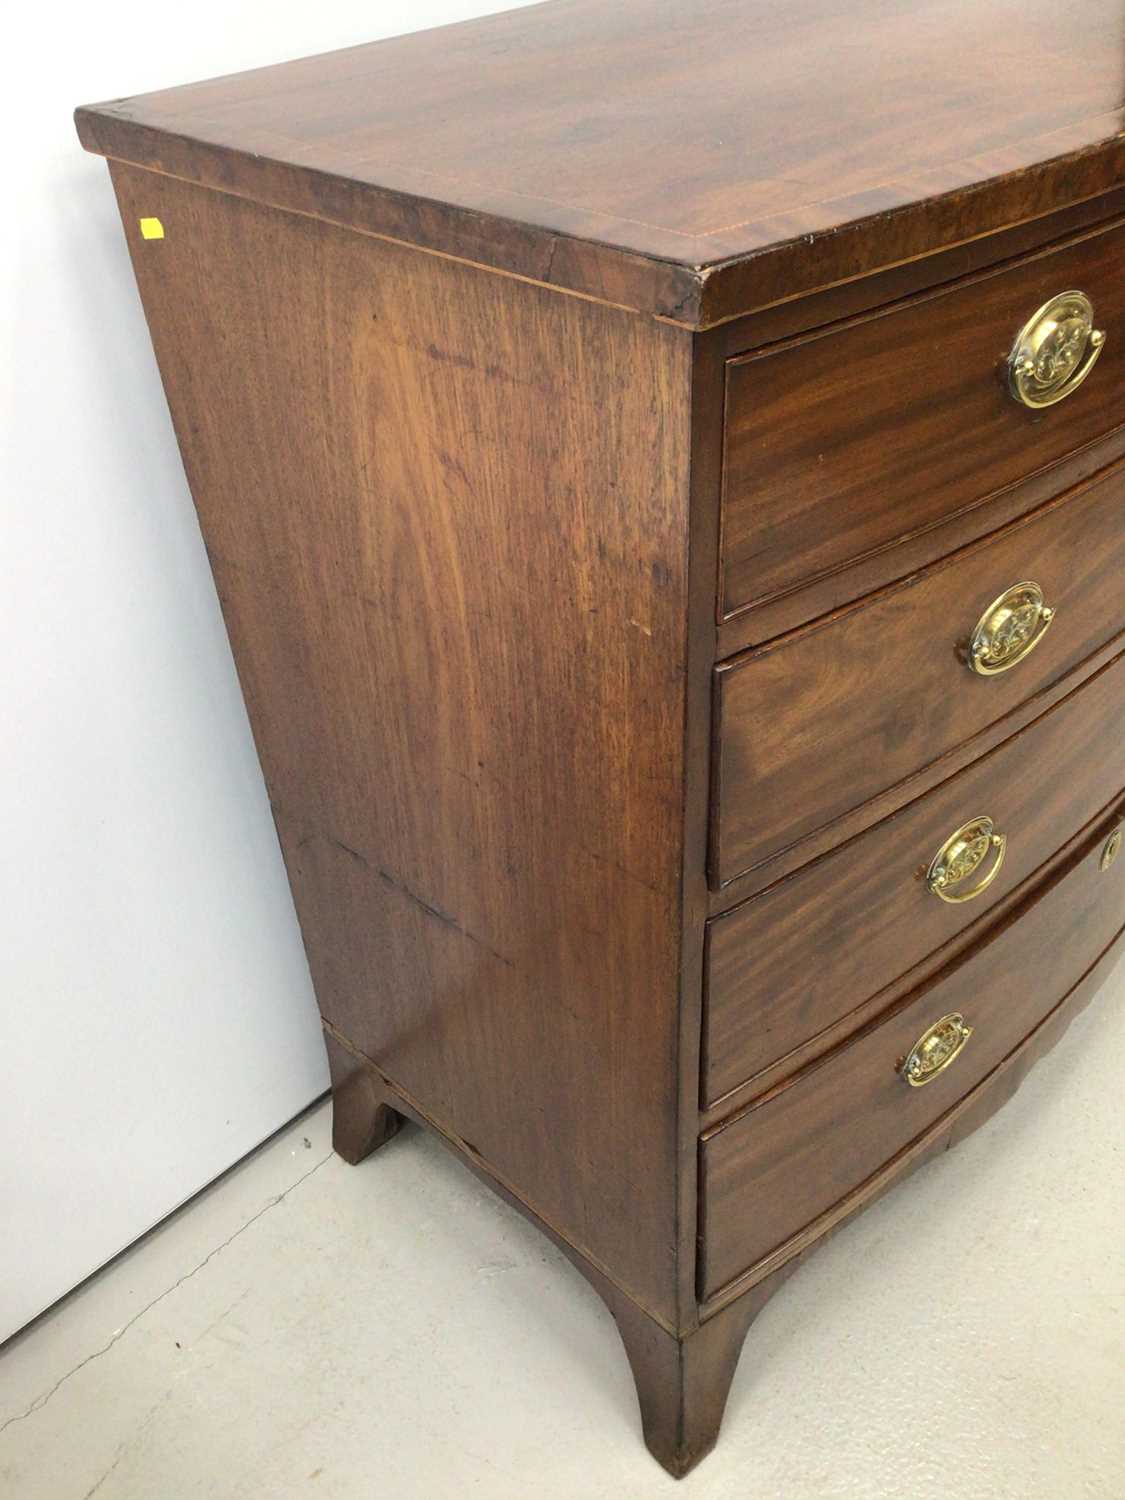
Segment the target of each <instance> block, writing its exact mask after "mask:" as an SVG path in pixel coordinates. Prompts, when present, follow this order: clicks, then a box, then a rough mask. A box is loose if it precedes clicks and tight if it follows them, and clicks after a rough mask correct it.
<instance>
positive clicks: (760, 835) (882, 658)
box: [711, 467, 1125, 884]
mask: <svg viewBox="0 0 1125 1500" xmlns="http://www.w3.org/2000/svg"><path fill="white" fill-rule="evenodd" d="M1123 498H1125V470H1122V468H1121V467H1116V468H1114V469H1112V470H1110V471H1109V472H1108V473H1107V474H1105V475H1104V476H1102V477H1100V478H1098V479H1096V480H1094V481H1092V482H1091V483H1089V484H1087V485H1084V486H1081V487H1079V488H1078V489H1077V490H1075V491H1072V492H1071V493H1070V494H1068V495H1067V496H1065V497H1063V498H1062V499H1060V500H1058V501H1056V502H1054V503H1053V504H1051V505H1048V506H1045V507H1043V508H1042V509H1040V510H1039V511H1037V512H1036V513H1035V514H1034V515H1033V516H1031V517H1028V518H1026V519H1025V520H1023V521H1019V522H1016V523H1015V524H1014V525H1012V526H1010V527H1007V528H1006V529H1005V530H1004V531H1002V532H1000V533H998V534H997V535H996V536H994V537H991V538H989V539H987V540H985V541H983V542H981V543H978V544H976V545H975V546H973V547H969V548H965V549H963V550H962V551H961V552H959V553H955V554H954V555H953V556H951V557H949V558H947V559H944V560H943V561H942V562H941V563H940V564H935V565H934V566H933V567H931V568H929V569H927V570H926V571H924V572H922V573H919V574H917V575H916V576H914V577H912V578H910V579H908V580H907V581H906V582H905V583H904V584H902V585H900V586H897V587H895V588H893V589H889V590H886V591H885V592H883V593H882V594H878V595H876V596H874V597H873V598H872V599H871V600H867V601H864V602H863V603H861V604H860V605H859V606H857V607H856V608H854V609H853V610H851V611H849V612H847V613H844V614H841V615H839V616H836V617H832V618H830V619H829V620H827V621H824V622H821V623H818V624H816V625H813V626H810V627H809V628H807V629H805V630H802V631H799V632H797V633H795V634H794V635H792V636H789V637H784V638H782V639H781V640H780V641H779V642H777V643H776V644H775V645H773V646H768V647H766V648H764V649H763V650H761V651H757V652H751V653H749V654H748V655H746V656H743V657H739V658H736V659H735V660H734V661H733V662H730V663H726V664H724V665H723V666H722V667H720V668H719V670H718V671H717V673H716V684H717V686H716V692H717V714H718V725H717V750H716V753H717V764H716V775H715V782H714V794H713V795H714V810H713V812H714V822H713V827H712V834H713V841H712V854H711V859H712V877H713V880H714V881H716V882H717V883H718V884H723V883H726V882H728V881H730V880H732V879H734V878H735V877H736V876H738V875H739V874H740V873H741V872H743V871H745V870H748V869H750V868H752V867H754V866H757V865H760V864H763V863H764V862H765V861H766V860H768V859H770V858H771V857H772V856H774V855H777V854H780V853H781V852H782V851H783V850H785V849H787V848H788V847H789V846H790V845H794V844H797V843H798V842H799V841H800V840H801V839H803V838H805V837H807V836H809V835H811V834H813V833H814V832H815V831H816V830H818V829H821V828H823V827H825V826H826V825H829V824H831V823H832V822H833V821H834V820H835V819H838V818H841V817H842V816H843V815H844V814H846V813H848V812H850V811H851V810H853V809H855V808H858V807H860V806H862V805H863V804H864V803H865V802H867V801H868V800H869V799H871V798H874V797H875V796H876V795H877V794H880V793H882V792H883V791H884V790H885V789H886V788H888V787H890V786H892V785H894V784H895V783H897V782H899V781H901V780H903V779H904V778H906V777H909V776H910V775H912V774H913V773H915V772H917V771H918V770H919V769H920V768H922V767H924V766H926V765H928V764H929V763H931V762H933V761H936V760H938V759H939V758H940V757H941V756H942V755H943V754H944V753H947V752H949V751H950V750H952V749H953V748H954V747H955V746H957V745H958V744H960V743H962V742H964V741H966V740H968V739H970V738H971V737H972V736H973V735H974V734H976V733H977V732H979V731H981V730H983V729H984V728H985V727H986V726H988V725H990V724H993V723H997V722H998V721H1000V720H1001V719H1002V718H1003V717H1004V715H1005V714H1006V713H1008V712H1010V711H1012V710H1014V709H1016V708H1018V707H1019V705H1020V704H1022V703H1023V702H1025V701H1026V700H1027V699H1029V698H1031V697H1033V696H1034V695H1035V694H1036V693H1037V692H1039V691H1041V690H1042V689H1043V688H1045V687H1046V686H1047V685H1048V684H1050V683H1053V682H1057V681H1058V680H1060V679H1061V678H1062V677H1064V676H1065V675H1066V673H1067V672H1068V671H1069V670H1071V669H1072V668H1074V667H1076V666H1077V665H1078V664H1079V663H1080V662H1082V660H1083V659H1084V658H1085V657H1087V656H1089V655H1090V654H1091V653H1092V652H1094V651H1096V650H1097V649H1098V648H1099V647H1100V646H1102V645H1103V644H1105V643H1106V642H1107V641H1109V640H1112V639H1113V637H1114V636H1116V635H1117V634H1118V633H1119V632H1120V631H1121V629H1122V628H1123V627H1125V606H1123V603H1122V596H1121V578H1122V576H1123V570H1125V527H1123V526H1122V524H1121V507H1122V500H1123ZM1023 579H1034V580H1036V581H1037V582H1039V583H1040V584H1041V586H1042V587H1043V588H1044V590H1045V591H1046V593H1047V596H1048V599H1049V600H1050V602H1051V603H1052V604H1053V605H1056V606H1057V611H1058V612H1057V617H1056V620H1055V622H1054V624H1053V625H1052V627H1051V629H1050V630H1049V631H1048V632H1047V634H1046V636H1045V638H1044V639H1043V641H1042V643H1041V644H1040V645H1039V646H1038V647H1037V649H1036V650H1035V651H1034V652H1033V653H1032V654H1031V655H1030V656H1029V657H1027V659H1026V660H1025V661H1022V662H1020V663H1019V664H1018V665H1016V666H1015V667H1013V668H1012V669H1011V670H1010V671H1008V672H1006V673H1004V674H1003V675H1002V676H998V677H990V678H985V677H978V676H977V675H975V674H974V673H973V672H971V671H969V670H968V668H967V666H966V665H965V654H966V649H967V645H968V640H969V637H970V635H971V633H972V630H973V628H974V626H975V625H976V622H977V620H978V619H979V618H980V616H981V614H982V613H983V611H984V610H985V609H986V608H987V607H988V606H989V604H990V603H991V602H992V600H993V599H995V598H996V596H997V595H998V594H1000V593H1002V592H1003V591H1004V590H1005V589H1006V588H1008V587H1009V586H1010V585H1012V584H1015V583H1018V582H1020V581H1021V580H1023ZM870 821H874V819H873V818H872V819H871V820H870Z"/></svg>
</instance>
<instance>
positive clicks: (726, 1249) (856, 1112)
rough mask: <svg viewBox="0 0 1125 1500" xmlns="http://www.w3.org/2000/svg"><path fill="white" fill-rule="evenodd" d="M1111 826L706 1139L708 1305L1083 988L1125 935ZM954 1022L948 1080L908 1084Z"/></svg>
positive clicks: (944, 1074) (1105, 823) (1122, 884)
mask: <svg viewBox="0 0 1125 1500" xmlns="http://www.w3.org/2000/svg"><path fill="white" fill-rule="evenodd" d="M1122 813H1125V802H1123V804H1122V806H1121V807H1119V809H1118V814H1117V816H1118V817H1120V816H1121V815H1122ZM1114 826H1115V823H1114V820H1113V819H1104V820H1102V821H1101V822H1100V823H1099V824H1098V826H1097V829H1096V831H1095V832H1094V833H1093V834H1092V835H1091V836H1090V837H1088V838H1087V839H1086V841H1085V842H1084V843H1083V844H1082V845H1081V846H1080V847H1079V850H1078V852H1077V853H1076V854H1075V855H1074V856H1073V857H1072V858H1071V859H1070V861H1069V862H1068V863H1067V864H1066V866H1065V867H1064V869H1063V871H1062V872H1061V873H1060V874H1058V875H1056V876H1055V877H1053V878H1052V880H1051V881H1050V882H1048V883H1047V886H1046V888H1045V889H1044V888H1042V887H1040V888H1038V889H1037V890H1035V891H1034V892H1032V893H1031V894H1030V895H1029V896H1028V897H1027V899H1026V900H1025V901H1024V902H1022V903H1021V904H1020V905H1019V907H1018V908H1017V909H1016V911H1014V912H1013V913H1011V914H1010V915H1009V916H1008V917H1006V918H1003V919H1001V920H999V921H998V922H997V923H995V924H994V926H993V928H992V930H991V932H990V933H989V935H988V937H987V938H986V939H985V940H984V941H982V942H981V943H980V944H979V945H978V946H977V947H976V948H974V949H973V950H972V952H971V955H970V956H968V957H965V958H963V959H962V960H961V961H959V962H957V963H956V964H954V965H951V966H950V967H948V968H946V969H945V970H944V971H943V972H942V973H940V974H939V975H937V976H936V977H935V978H934V979H933V980H931V981H930V982H929V983H928V984H927V985H925V986H924V987H923V988H922V989H921V990H919V991H917V992H916V993H915V994H914V995H912V996H911V997H909V998H907V999H906V1000H905V1001H904V1002H903V1003H902V1004H901V1005H900V1006H899V1007H897V1008H896V1009H895V1010H894V1012H893V1013H892V1014H891V1015H890V1016H889V1017H888V1018H886V1019H884V1020H882V1021H880V1022H878V1023H877V1024H875V1025H873V1026H871V1027H869V1028H867V1029H866V1030H865V1031H864V1032H862V1033H860V1034H858V1035H857V1036H855V1037H854V1038H852V1040H850V1041H849V1042H846V1043H845V1044H844V1045H843V1046H841V1047H840V1048H838V1049H837V1050H836V1051H834V1052H832V1053H831V1054H829V1055H828V1056H827V1057H826V1058H825V1059H823V1060H822V1061H821V1062H819V1063H814V1064H813V1065H812V1066H811V1067H809V1068H807V1069H806V1070H805V1071H804V1072H802V1073H799V1074H797V1075H796V1077H795V1078H794V1079H792V1080H791V1081H790V1082H789V1083H788V1084H786V1085H784V1086H782V1087H781V1088H779V1089H778V1090H776V1091H775V1092H774V1093H773V1094H772V1095H767V1096H765V1098H764V1099H763V1100H762V1101H761V1102H760V1103H758V1104H756V1105H755V1106H753V1107H752V1108H751V1109H750V1110H748V1111H747V1112H745V1113H744V1114H742V1115H740V1116H738V1117H736V1118H735V1119H733V1120H731V1121H729V1122H727V1123H725V1124H723V1125H720V1126H718V1127H716V1128H715V1129H714V1130H712V1131H710V1132H708V1133H707V1135H706V1136H705V1137H704V1138H703V1141H702V1143H701V1148H700V1149H701V1162H700V1189H701V1194H702V1201H701V1234H702V1254H701V1262H700V1295H701V1297H702V1298H704V1299H706V1298H708V1297H711V1296H713V1295H714V1294H715V1293H716V1292H717V1291H719V1290H720V1289H721V1288H722V1287H724V1286H726V1285H727V1284H728V1283H729V1282H731V1281H733V1280H735V1279H736V1278H738V1277H739V1276H741V1275H742V1274H743V1273H745V1272H749V1271H750V1270H752V1269H753V1268H755V1267H758V1266H759V1265H760V1264H761V1263H762V1262H763V1261H765V1260H766V1258H767V1257H773V1258H774V1259H780V1258H781V1256H782V1255H783V1254H784V1253H785V1248H783V1247H787V1248H788V1247H790V1242H791V1241H795V1239H796V1237H798V1236H801V1237H802V1238H803V1237H804V1236H803V1232H804V1231H806V1230H807V1231H808V1233H809V1235H810V1236H811V1235H814V1234H815V1232H816V1220H817V1219H818V1218H820V1216H821V1215H825V1214H828V1213H830V1211H832V1210H834V1209H836V1208H837V1207H838V1206H839V1205H841V1204H842V1203H843V1202H844V1201H845V1200H846V1199H847V1198H848V1196H849V1195H850V1194H851V1193H852V1192H854V1191H855V1190H856V1189H858V1188H859V1187H860V1186H861V1185H862V1184H863V1183H865V1182H866V1181H867V1180H868V1179H869V1178H870V1177H871V1176H872V1175H873V1174H874V1173H876V1172H877V1171H878V1170H879V1169H880V1168H881V1167H882V1166H883V1165H884V1164H886V1163H888V1162H890V1161H891V1160H892V1158H894V1157H895V1156H896V1155H897V1154H898V1153H899V1152H900V1151H902V1150H904V1149H905V1148H906V1147H907V1146H908V1145H909V1144H910V1142H912V1141H914V1140H915V1139H916V1138H917V1137H919V1136H920V1135H922V1134H923V1133H924V1132H926V1131H927V1130H928V1129H929V1128H930V1127H931V1126H933V1125H935V1124H936V1123H937V1122H938V1121H939V1119H940V1118H941V1116H942V1115H943V1114H945V1113H946V1111H947V1110H949V1109H951V1108H952V1107H953V1106H954V1105H955V1104H957V1103H958V1101H959V1100H961V1099H962V1098H963V1097H964V1096H965V1095H966V1094H967V1093H969V1092H970V1091H971V1090H972V1089H973V1087H974V1086H975V1085H976V1084H978V1083H980V1082H981V1081H982V1080H983V1079H984V1078H985V1077H986V1076H987V1075H988V1074H989V1073H991V1072H992V1070H993V1069H994V1068H996V1067H997V1065H998V1064H999V1063H1001V1062H1002V1061H1003V1060H1004V1058H1005V1057H1006V1056H1007V1055H1008V1054H1009V1053H1010V1052H1012V1051H1013V1050H1014V1049H1015V1048H1016V1047H1017V1046H1018V1045H1019V1043H1020V1042H1021V1041H1022V1040H1023V1039H1024V1038H1025V1037H1026V1036H1027V1035H1028V1034H1029V1033H1030V1032H1031V1031H1032V1030H1034V1028H1035V1027H1036V1026H1037V1025H1038V1024H1039V1022H1040V1021H1042V1020H1043V1019H1044V1018H1045V1017H1046V1016H1047V1015H1048V1013H1049V1012H1050V1011H1051V1010H1052V1009H1054V1007H1055V1006H1056V1005H1057V1004H1058V1003H1059V1002H1060V1001H1061V1000H1063V999H1064V998H1065V996H1066V995H1067V994H1068V992H1069V991H1070V990H1071V989H1073V988H1074V987H1075V986H1076V985H1077V984H1078V983H1079V981H1080V980H1081V979H1082V977H1083V975H1084V974H1085V973H1086V972H1087V971H1088V970H1089V969H1090V968H1091V967H1092V966H1093V965H1094V963H1095V962H1096V961H1097V959H1098V957H1099V956H1100V955H1101V954H1102V953H1103V952H1104V951H1105V950H1106V949H1107V948H1108V947H1109V946H1110V945H1111V944H1112V943H1113V942H1114V940H1115V939H1116V938H1117V936H1118V934H1119V933H1120V932H1121V930H1122V928H1123V927H1125V857H1121V858H1118V859H1117V860H1116V861H1115V862H1113V863H1110V864H1109V866H1108V868H1106V869H1103V868H1102V866H1103V865H1104V864H1106V863H1107V858H1106V854H1105V851H1106V849H1107V839H1108V837H1109V835H1110V833H1111V831H1112V830H1113V828H1114ZM954 1015H959V1016H961V1017H962V1018H963V1021H964V1024H965V1025H966V1026H967V1027H968V1028H970V1030H971V1033H972V1034H971V1036H970V1037H969V1039H968V1041H967V1042H966V1043H965V1045H964V1046H963V1048H962V1049H961V1050H960V1051H959V1052H958V1053H957V1054H956V1055H955V1056H954V1057H953V1058H952V1060H951V1061H949V1062H948V1064H947V1066H946V1067H945V1068H944V1069H943V1070H942V1071H940V1072H936V1073H934V1074H933V1075H932V1076H931V1077H930V1078H929V1080H928V1081H925V1082H924V1083H922V1084H921V1085H920V1086H916V1087H912V1086H911V1085H910V1084H909V1083H908V1082H907V1081H906V1078H905V1076H904V1072H903V1065H904V1061H905V1060H906V1059H907V1058H908V1057H909V1055H910V1054H911V1051H912V1049H914V1048H915V1046H916V1044H918V1043H919V1041H920V1040H921V1039H922V1038H923V1037H924V1036H925V1035H926V1034H927V1033H928V1032H929V1031H930V1028H931V1027H934V1026H935V1025H936V1023H938V1022H940V1021H941V1020H943V1018H945V1017H948V1016H954ZM939 1057H940V1053H939ZM937 1060H938V1059H937V1058H935V1059H934V1061H935V1062H936V1061H937ZM791 1248H794V1249H795V1248H797V1245H796V1244H794V1245H793V1246H792V1247H791ZM774 1252H778V1254H777V1256H774ZM772 1263H773V1262H772V1260H771V1264H772Z"/></svg>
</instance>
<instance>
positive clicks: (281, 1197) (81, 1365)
mask: <svg viewBox="0 0 1125 1500" xmlns="http://www.w3.org/2000/svg"><path fill="white" fill-rule="evenodd" d="M333 1155H334V1153H333V1152H331V1151H329V1152H328V1154H327V1156H322V1157H321V1159H320V1160H319V1161H318V1162H317V1163H316V1164H315V1165H314V1166H311V1167H310V1168H309V1170H308V1171H307V1172H303V1173H302V1174H301V1176H300V1177H298V1178H297V1180H296V1182H292V1183H290V1184H289V1186H288V1187H287V1188H286V1189H285V1191H284V1192H283V1193H278V1194H277V1195H276V1197H273V1198H270V1199H268V1200H267V1202H266V1203H264V1204H263V1205H262V1207H261V1208H260V1209H259V1210H258V1212H257V1213H256V1214H252V1215H251V1216H250V1218H249V1219H247V1220H246V1222H245V1224H241V1225H240V1226H239V1227H238V1228H237V1229H236V1230H235V1231H234V1233H233V1234H232V1235H229V1236H228V1237H227V1238H226V1239H225V1240H224V1241H223V1242H222V1244H221V1245H216V1246H215V1248H214V1249H213V1250H210V1251H208V1253H207V1254H206V1255H205V1256H204V1257H203V1259H202V1260H201V1261H200V1262H199V1264H198V1265H197V1266H193V1267H192V1269H191V1270H190V1271H185V1272H184V1274H183V1275H182V1276H181V1277H180V1278H179V1279H178V1280H177V1281H174V1282H173V1283H172V1285H171V1286H170V1287H166V1288H165V1289H164V1291H162V1292H161V1293H160V1295H159V1297H154V1298H153V1299H152V1301H151V1302H149V1303H147V1304H146V1305H145V1306H144V1307H142V1308H141V1310H140V1311H139V1312H136V1313H134V1314H133V1316H132V1317H131V1318H130V1319H129V1321H128V1322H127V1323H123V1324H122V1326H121V1327H120V1328H118V1329H117V1331H116V1332H115V1333H114V1334H113V1335H112V1337H111V1338H110V1340H109V1342H108V1343H106V1344H104V1345H103V1346H102V1348H100V1349H95V1350H94V1352H93V1354H87V1356H86V1358H85V1359H82V1360H79V1362H78V1363H77V1364H76V1365H75V1366H74V1367H73V1368H72V1369H69V1370H67V1372H66V1374H65V1375H60V1376H59V1378H58V1380H56V1381H55V1383H54V1385H53V1386H52V1387H51V1389H50V1390H49V1391H45V1392H44V1393H43V1394H42V1395H40V1396H36V1398H35V1400H34V1401H33V1402H32V1403H31V1405H30V1406H29V1407H28V1408H27V1410H26V1411H21V1412H17V1413H16V1415H15V1416H14V1417H9V1418H8V1420H7V1421H6V1422H4V1423H3V1424H2V1425H0V1433H4V1432H7V1430H8V1428H9V1427H12V1426H14V1424H15V1423H16V1422H23V1421H26V1419H27V1418H28V1417H30V1416H34V1414H35V1413H36V1412H37V1411H42V1409H43V1407H45V1406H46V1405H47V1402H48V1401H50V1400H51V1398H52V1397H53V1396H54V1395H55V1393H56V1392H57V1391H59V1390H60V1389H61V1388H62V1387H63V1386H64V1385H65V1384H66V1383H67V1381H68V1380H70V1378H71V1377H72V1376H74V1375H77V1374H78V1372H79V1371H80V1370H84V1369H85V1368H86V1366H87V1365H89V1364H92V1363H93V1362H94V1360H96V1359H101V1357H102V1355H103V1354H108V1353H109V1351H110V1350H111V1349H112V1348H113V1346H114V1345H115V1344H117V1343H119V1342H120V1341H121V1340H122V1339H123V1338H124V1337H125V1335H126V1334H127V1333H128V1332H129V1330H130V1328H132V1327H133V1325H134V1324H135V1323H139V1322H140V1320H141V1319H142V1318H143V1317H144V1316H145V1314H146V1313H150V1312H151V1311H152V1309H153V1308H154V1307H156V1306H157V1304H158V1303H160V1302H163V1301H164V1299H165V1297H170V1296H171V1295H172V1293H173V1292H174V1291H177V1290H178V1289H179V1288H180V1287H182V1286H183V1284H184V1282H185V1281H190V1280H191V1278H192V1277H193V1276H197V1275H198V1274H199V1272H200V1271H202V1270H203V1268H204V1266H206V1265H208V1264H209V1263H210V1262H211V1261H213V1260H214V1259H215V1257H216V1255H221V1254H222V1252H223V1251H224V1250H225V1249H226V1248H227V1246H228V1245H232V1244H233V1243H234V1242H235V1240H236V1239H238V1237H239V1235H242V1234H245V1233H246V1231H247V1230H248V1229H249V1228H250V1226H251V1225H252V1224H256V1223H257V1222H258V1220H259V1219H260V1218H261V1217H262V1215H263V1214H268V1213H269V1211H270V1209H271V1208H276V1207H277V1205H278V1204H279V1203H283V1202H284V1201H285V1199H286V1198H288V1197H289V1195H290V1193H295V1192H296V1191H297V1189H298V1188H299V1187H300V1186H301V1184H302V1183H303V1182H307V1181H308V1180H309V1178H310V1177H311V1176H312V1175H313V1173H314V1172H319V1171H320V1169H321V1167H323V1166H324V1165H325V1164H326V1163H327V1162H330V1161H331V1160H332V1157H333ZM105 1477H106V1476H105V1475H103V1476H102V1478H103V1479H104V1478H105ZM98 1483H99V1484H100V1483H101V1480H99V1481H98ZM95 1488H97V1486H95Z"/></svg>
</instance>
